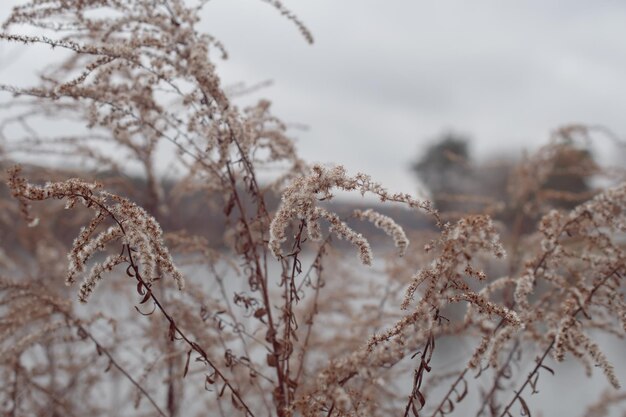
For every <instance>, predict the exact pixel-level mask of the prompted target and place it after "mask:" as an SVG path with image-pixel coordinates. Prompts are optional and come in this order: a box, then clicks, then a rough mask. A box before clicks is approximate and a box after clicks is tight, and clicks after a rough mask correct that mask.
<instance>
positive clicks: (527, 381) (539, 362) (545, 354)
mask: <svg viewBox="0 0 626 417" xmlns="http://www.w3.org/2000/svg"><path fill="white" fill-rule="evenodd" d="M621 268H623V265H618V266H616V267H615V268H613V269H612V270H611V271H610V272H609V273H608V274H606V275H605V276H604V277H603V278H602V280H601V281H600V282H599V283H597V284H596V285H595V286H594V287H593V288H592V290H591V291H590V292H589V295H587V297H586V298H585V302H584V303H583V304H582V305H581V306H580V307H578V308H577V309H576V310H574V312H573V313H572V314H571V317H576V316H577V315H578V313H580V312H582V311H583V310H584V308H585V305H587V304H588V303H589V302H590V301H591V297H593V295H594V294H595V293H596V291H597V290H598V289H599V288H600V287H602V286H603V285H604V284H606V282H607V281H608V280H609V279H610V278H611V277H612V276H613V275H617V276H618V277H620V278H621V275H620V274H619V273H618V271H619V270H620V269H621ZM555 343H556V336H553V337H552V340H551V341H550V344H549V345H548V347H547V348H546V350H545V351H544V352H543V354H542V355H541V357H540V358H539V359H538V360H537V364H536V365H535V367H534V368H533V370H532V372H531V373H530V374H528V377H527V378H526V379H525V380H524V383H523V384H522V386H521V387H520V388H519V389H518V390H517V391H514V392H515V395H514V396H513V398H512V399H511V401H510V402H509V403H508V405H507V406H506V407H505V408H504V411H502V413H501V414H500V417H505V416H506V415H507V413H508V414H510V413H509V410H510V409H511V407H512V406H513V404H515V401H517V400H518V399H519V398H520V397H521V395H522V392H523V391H524V389H525V388H526V387H527V386H528V385H529V384H530V383H531V381H532V380H533V378H534V376H535V375H536V374H537V372H539V369H541V368H542V367H543V366H544V365H543V361H544V360H545V359H546V358H547V357H548V354H549V353H550V351H552V348H553V347H554V344H555Z"/></svg>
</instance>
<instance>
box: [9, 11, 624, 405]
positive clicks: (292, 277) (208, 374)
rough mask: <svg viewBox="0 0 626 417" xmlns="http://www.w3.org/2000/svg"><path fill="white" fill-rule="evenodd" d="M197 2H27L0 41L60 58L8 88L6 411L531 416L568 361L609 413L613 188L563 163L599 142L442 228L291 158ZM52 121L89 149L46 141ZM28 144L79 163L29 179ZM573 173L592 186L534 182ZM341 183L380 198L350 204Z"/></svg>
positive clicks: (556, 146) (616, 192)
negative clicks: (168, 166) (600, 377)
mask: <svg viewBox="0 0 626 417" xmlns="http://www.w3.org/2000/svg"><path fill="white" fill-rule="evenodd" d="M206 3H207V1H206V0H199V1H197V2H195V3H193V4H192V3H191V2H185V1H184V0H160V1H156V0H125V1H120V0H91V1H84V0H63V1H57V0H36V1H31V2H29V3H26V4H24V5H21V6H18V7H16V8H14V9H13V12H12V13H11V15H10V17H9V18H8V20H7V21H6V22H5V23H4V25H3V32H2V33H0V40H2V41H6V42H17V43H21V44H23V45H24V47H26V45H31V44H41V45H43V46H49V47H52V48H57V49H62V50H65V51H66V52H67V54H66V55H65V60H64V61H62V62H61V63H59V64H57V65H56V66H53V67H51V68H50V69H48V70H47V71H46V72H44V74H43V75H42V77H41V82H40V84H39V85H37V86H34V87H15V86H13V85H12V84H11V83H10V82H9V83H8V84H4V85H0V90H1V91H4V92H8V93H10V95H11V97H9V98H8V101H7V102H6V103H4V104H3V106H2V111H3V121H2V123H0V156H1V158H2V159H1V162H2V165H3V167H4V168H5V170H6V184H7V188H5V189H3V190H2V191H1V192H0V210H1V211H0V230H2V233H3V234H2V242H1V245H0V268H1V271H2V272H1V273H0V336H1V337H0V340H1V342H0V378H1V380H2V381H3V384H0V409H1V410H2V412H3V413H5V414H6V415H10V416H21V415H50V416H55V415H67V416H79V415H93V416H98V415H103V416H104V415H107V416H108V415H146V416H148V415H151V416H152V415H159V416H183V415H184V416H187V415H206V414H207V413H209V414H211V415H213V414H218V415H222V416H230V415H244V416H327V417H330V416H378V415H380V416H387V415H404V416H410V415H412V416H433V417H435V416H444V415H448V414H452V413H457V415H471V414H475V415H491V416H509V415H516V414H517V413H520V412H521V413H522V414H525V415H530V414H531V410H532V412H534V410H535V409H536V408H538V407H539V404H535V403H533V401H532V397H531V396H532V394H534V393H536V392H537V391H538V390H539V388H540V387H541V386H542V385H544V384H546V385H547V384H550V381H548V380H547V379H546V378H547V375H546V374H556V375H555V376H556V377H558V375H559V370H558V368H557V367H556V366H555V364H554V363H557V364H558V362H561V361H564V360H567V359H568V358H573V359H575V360H577V361H579V362H580V363H581V364H582V366H583V368H584V369H585V370H586V371H587V372H588V374H591V373H592V371H593V369H594V367H599V368H600V369H601V370H602V372H603V373H604V375H605V377H606V380H607V383H608V385H610V388H609V390H607V391H606V392H605V393H604V394H603V396H602V397H601V398H600V402H599V403H596V404H591V405H589V408H588V410H587V412H586V414H585V415H588V416H592V415H593V416H595V415H606V413H607V412H608V411H607V410H608V409H609V407H610V406H612V405H619V404H623V400H624V394H623V391H619V390H618V389H619V386H620V381H619V376H620V375H619V374H618V372H617V371H616V369H615V367H614V364H613V362H612V360H614V358H611V357H609V355H607V354H606V353H604V350H603V346H602V342H601V339H602V335H611V336H616V337H617V338H619V339H621V340H623V338H624V336H625V335H626V300H625V298H624V287H625V286H624V282H623V277H624V274H626V246H625V240H624V236H626V183H624V175H623V172H621V171H620V170H606V169H603V168H602V167H600V166H599V165H597V164H595V163H588V162H589V160H588V159H585V158H584V157H582V156H584V155H583V154H584V153H583V152H582V151H580V149H579V148H577V147H576V146H577V145H576V144H578V143H584V142H585V141H588V140H590V138H592V137H593V136H594V135H606V131H605V130H602V129H599V128H597V127H585V126H578V125H574V126H567V127H564V128H562V129H559V130H558V131H556V132H555V134H554V138H553V139H552V141H551V142H550V144H548V145H547V146H546V147H544V148H541V149H540V150H538V151H537V152H536V153H535V154H533V155H531V156H528V157H527V158H525V159H524V160H522V161H521V162H520V163H519V165H518V166H517V167H516V168H515V169H514V170H513V174H512V175H511V177H510V178H511V181H510V186H509V194H508V195H507V196H506V197H504V198H503V201H494V199H493V198H490V197H485V196H480V195H471V196H450V198H455V199H456V201H459V202H462V201H471V202H473V203H478V204H481V203H485V204H484V208H485V209H484V212H477V211H475V210H474V211H473V212H471V213H470V212H467V213H464V212H454V213H441V214H440V213H439V212H438V211H437V210H436V208H435V207H434V206H433V205H432V204H431V203H429V202H428V201H422V200H418V199H416V198H413V197H412V196H410V195H407V194H401V193H394V192H392V191H388V190H387V189H386V188H384V187H383V186H382V185H381V184H378V183H376V182H374V181H373V180H372V179H371V178H370V177H369V176H368V175H366V174H363V173H355V174H350V173H348V172H347V171H346V170H345V169H344V168H343V167H342V166H341V165H336V166H322V165H309V164H307V163H306V162H305V161H303V160H302V159H301V158H300V157H299V156H298V154H297V152H296V148H295V146H294V142H293V140H292V139H291V138H290V137H289V133H288V130H287V127H286V125H285V124H284V123H282V122H281V121H280V120H279V119H278V118H276V117H275V116H273V115H272V113H271V112H270V102H269V101H266V100H260V101H259V102H258V103H257V104H256V105H253V106H250V107H247V108H244V109H240V108H239V107H237V105H236V104H235V97H234V96H231V95H229V94H228V89H226V88H224V87H223V86H222V84H221V82H220V79H219V76H218V72H217V66H216V63H215V54H216V53H217V54H218V55H219V56H221V57H222V58H225V57H226V55H227V54H226V50H225V49H224V46H223V45H222V44H221V43H220V42H219V41H218V40H216V39H215V38H213V37H212V36H210V35H208V34H203V33H201V32H200V31H199V30H198V24H199V13H200V11H201V9H202V7H205V6H206ZM267 3H269V4H270V5H271V6H273V7H275V8H276V9H277V10H278V12H280V13H281V14H282V15H284V16H285V17H286V18H287V19H289V20H291V21H292V22H293V23H294V24H295V25H296V27H297V28H298V30H299V31H300V32H301V33H302V35H303V36H304V38H305V40H306V41H308V42H312V41H313V38H312V36H311V34H310V32H309V31H308V29H307V28H306V26H305V25H304V24H303V22H302V21H300V20H299V18H297V17H296V16H295V14H293V13H292V12H291V11H289V10H288V9H287V8H285V6H284V5H282V4H281V3H280V2H278V1H267ZM27 26H28V27H29V30H28V32H26V29H25V28H26V27H27ZM24 33H29V34H28V35H26V34H24ZM58 120H63V121H65V122H66V123H68V124H74V125H78V126H82V130H79V132H82V133H72V134H63V135H59V136H51V135H49V134H48V133H47V132H48V131H49V129H46V128H45V126H46V123H50V121H58ZM159 149H165V150H170V151H172V152H170V153H171V154H172V155H174V156H175V161H174V162H172V164H173V165H172V166H173V167H175V169H176V171H177V174H176V175H174V176H173V177H172V178H169V179H167V180H166V179H164V178H163V177H162V176H161V174H160V172H159V170H158V169H157V150H159ZM38 153H39V154H42V155H51V154H57V155H61V156H64V157H68V156H71V157H72V158H73V159H74V160H75V161H78V162H80V163H81V164H82V165H80V164H78V163H76V164H75V165H73V166H69V167H66V169H56V168H53V169H45V168H43V167H40V166H36V165H32V164H31V165H29V164H26V163H25V162H24V161H25V160H24V156H25V155H26V156H30V155H34V154H38ZM581 155H582V156H581ZM20 161H22V165H23V166H22V167H20V166H19V165H18V162H20ZM462 162H463V163H466V161H462ZM137 168H139V170H140V171H141V173H142V178H144V179H143V180H141V179H138V178H136V177H134V175H135V174H136V173H137ZM266 168H272V169H273V170H272V172H278V173H277V174H276V175H274V176H267V175H263V176H262V177H263V180H261V178H260V177H259V175H260V174H259V173H260V172H261V171H262V170H265V169H266ZM133 170H134V171H133ZM559 170H560V171H559ZM563 171H566V173H567V175H579V176H585V177H591V176H594V177H599V176H601V175H605V178H606V179H605V181H604V182H603V183H602V184H605V185H606V184H608V186H602V187H600V186H598V187H596V188H595V189H593V192H589V191H588V190H585V192H584V193H577V192H575V191H563V190H559V189H552V188H550V186H551V184H552V182H551V181H552V180H553V178H554V175H555V172H557V173H559V172H560V173H562V172H563ZM78 178H81V179H78ZM337 191H340V192H348V193H351V194H357V196H358V194H360V195H362V196H363V195H371V196H375V197H377V198H378V199H379V200H380V203H379V204H372V207H368V208H364V207H359V208H351V209H350V210H349V211H348V212H347V213H345V212H342V210H341V205H340V204H336V203H334V201H333V197H334V193H336V192H337ZM564 202H566V203H567V204H564ZM390 206H399V207H400V210H404V211H402V213H404V215H405V217H406V213H407V212H409V213H410V216H411V217H410V218H411V220H412V221H413V222H414V223H419V224H420V225H421V226H420V228H410V227H406V226H407V225H404V227H403V225H402V224H401V223H402V222H400V221H399V220H398V219H395V218H394V216H393V215H390V213H391V211H389V209H388V207H390ZM189 207H193V209H192V210H190V209H189ZM572 207H573V208H572ZM70 209H71V211H70ZM396 213H397V211H396ZM369 225H371V226H372V227H370V226H369ZM378 234H384V235H386V236H385V238H386V240H384V241H383V242H384V243H382V244H375V243H376V242H377V241H376V238H377V236H378ZM341 240H345V241H347V242H348V243H349V244H350V245H352V246H353V247H345V246H343V245H342V244H341V242H339V241H341ZM409 240H413V243H412V244H411V245H409ZM390 244H393V246H394V247H395V248H394V249H392V250H390V251H388V252H389V253H388V254H386V253H385V252H386V250H385V249H384V245H389V246H390ZM353 252H356V254H357V260H358V261H357V260H355V259H354V257H353V256H352V255H351V253H353ZM394 252H395V253H394ZM374 253H380V254H381V255H384V256H380V257H376V258H375V257H374ZM86 271H87V272H86ZM81 277H82V280H83V281H82V284H81V285H80V286H79V288H78V290H77V291H76V290H74V289H72V288H70V289H68V288H67V287H66V286H64V285H62V283H65V284H67V286H71V285H72V284H74V283H75V282H76V281H77V280H78V279H80V278H81ZM76 292H77V293H78V295H77V296H76V295H75V293H76ZM133 307H134V308H133ZM459 345H465V346H467V345H471V346H472V348H471V349H465V351H464V352H463V356H462V359H461V360H460V362H459V361H456V362H455V363H453V364H452V365H453V366H452V367H450V366H448V365H446V364H445V363H444V362H445V361H444V359H445V357H446V351H450V350H451V349H455V348H458V346H459ZM527 367H528V369H529V371H528V372H527V371H526V370H525V369H526V368H527ZM581 383H585V382H584V381H581ZM591 401H592V399H591ZM581 410H582V408H581ZM582 412H583V411H581V413H582Z"/></svg>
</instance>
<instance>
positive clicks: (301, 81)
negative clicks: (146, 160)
mask: <svg viewBox="0 0 626 417" xmlns="http://www.w3.org/2000/svg"><path fill="white" fill-rule="evenodd" d="M19 3H20V1H19V0H4V1H3V2H2V7H1V8H0V19H4V17H6V15H8V13H9V10H10V8H11V6H13V5H15V4H19ZM283 3H284V5H285V6H287V7H288V8H289V9H291V11H293V12H294V13H295V14H296V15H297V16H298V17H299V18H300V19H301V20H302V21H303V22H304V23H305V24H306V25H307V27H308V28H309V29H310V30H311V32H312V33H313V36H314V38H315V43H314V44H313V45H308V44H307V42H306V41H305V39H304V38H303V37H302V36H300V34H299V33H298V29H297V28H296V27H295V26H294V25H293V24H292V23H291V22H290V21H289V20H287V19H284V18H283V17H282V16H280V14H279V13H277V12H276V10H275V9H274V8H273V7H271V6H270V5H268V4H267V3H265V2H264V1H259V0H213V1H211V2H209V3H208V4H207V5H206V6H205V9H204V12H203V27H204V28H205V30H206V31H207V32H209V33H210V34H212V35H213V36H215V37H216V38H217V39H219V40H221V41H222V42H223V43H224V45H225V46H226V49H227V50H228V52H229V58H228V59H227V60H226V61H221V62H218V65H219V68H218V70H219V73H220V74H221V76H222V79H223V81H224V83H225V85H230V86H233V87H237V86H240V84H239V83H241V82H245V83H246V85H247V86H249V87H254V86H258V85H261V86H262V88H260V89H257V90H255V92H253V93H252V94H247V95H245V96H243V97H242V98H241V99H240V103H241V104H245V103H246V102H251V101H255V100H257V99H258V98H260V97H267V98H269V99H270V100H271V101H272V103H273V107H274V113H275V114H276V115H278V116H279V117H280V118H281V119H282V120H284V121H286V122H289V123H291V124H292V126H293V127H294V128H295V129H294V130H293V132H292V135H293V136H294V137H296V138H297V140H298V147H299V149H300V152H301V156H302V157H303V158H304V159H305V160H307V161H310V162H323V163H329V162H335V163H342V164H344V165H345V166H346V167H347V168H348V170H349V171H350V172H354V171H364V172H367V173H369V174H371V175H372V177H373V178H374V179H376V180H378V181H380V182H382V183H383V184H385V185H386V186H387V187H389V188H390V189H392V190H395V191H403V192H411V193H415V192H416V191H418V189H419V187H420V185H419V182H418V181H417V180H416V176H415V175H414V171H412V170H411V167H412V166H414V165H415V163H419V161H420V159H421V158H423V156H424V155H425V153H426V152H427V149H428V146H431V145H434V144H436V143H439V142H440V141H442V140H445V138H446V137H447V136H449V135H450V134H451V133H452V134H454V135H455V136H457V137H458V136H460V137H461V138H463V139H466V140H467V145H468V155H470V156H471V157H472V158H474V159H476V160H477V161H485V160H487V159H490V158H493V157H500V156H502V155H509V154H510V155H519V152H520V151H521V150H524V149H527V150H533V149H535V148H536V147H538V146H539V145H541V144H544V143H546V142H547V140H548V138H549V136H550V133H551V131H552V130H553V129H555V128H558V127H559V126H562V125H564V124H569V123H582V124H591V125H602V126H606V127H609V128H610V129H611V130H612V131H614V132H616V133H618V134H621V133H624V132H626V119H625V118H624V117H623V109H624V108H626V82H625V81H624V74H626V46H625V45H624V35H625V34H626V29H625V26H624V21H626V3H624V2H621V1H603V2H588V1H578V0H572V1H568V2H566V3H563V2H543V1H534V0H533V1H525V2H516V3H513V4H510V3H502V2H498V1H495V0H485V1H480V2H471V3H467V2H459V1H457V2H427V1H413V0H396V1H394V2H380V1H376V0H358V1H357V0H342V1H340V2H337V1H331V0H316V1H310V0H308V1H295V0H285V1H284V2H283ZM54 53H56V54H58V53H59V51H54ZM51 54H52V53H51V51H49V49H46V48H31V49H30V50H26V49H25V48H23V47H21V46H17V45H8V44H6V43H2V44H0V79H1V80H11V83H14V84H18V85H30V84H32V83H34V82H35V81H36V79H35V77H34V74H35V71H33V72H32V73H31V72H25V71H24V68H25V67H28V68H32V69H33V70H35V69H37V68H43V67H45V64H46V57H47V56H51ZM57 56H58V55H57ZM50 59H52V58H50ZM3 82H4V81H3ZM601 142H602V141H601ZM594 147H595V148H594V150H593V152H594V156H595V157H596V158H600V159H601V160H603V162H608V163H615V160H616V158H618V157H620V153H616V152H615V149H614V147H612V146H611V143H610V141H604V142H602V143H598V144H596V145H594ZM622 156H623V155H622Z"/></svg>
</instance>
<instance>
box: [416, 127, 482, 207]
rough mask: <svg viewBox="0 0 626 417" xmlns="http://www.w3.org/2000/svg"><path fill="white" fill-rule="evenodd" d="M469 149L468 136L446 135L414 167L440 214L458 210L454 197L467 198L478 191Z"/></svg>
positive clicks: (448, 133) (429, 148) (449, 133)
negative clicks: (471, 192)
mask: <svg viewBox="0 0 626 417" xmlns="http://www.w3.org/2000/svg"><path fill="white" fill-rule="evenodd" d="M468 145H469V139H468V138H467V137H466V136H464V135H461V134H458V133H454V132H447V133H444V134H443V135H442V136H441V137H440V138H439V139H438V140H437V141H436V142H435V143H434V144H432V145H431V146H430V147H428V149H427V150H426V152H425V153H424V154H423V156H422V157H421V158H419V159H418V160H417V161H416V162H414V163H413V164H412V166H411V169H412V171H414V172H415V173H416V174H417V176H418V177H419V179H420V180H421V182H422V183H423V184H424V186H425V187H426V188H427V189H428V190H429V191H430V193H431V194H432V200H433V202H434V203H435V205H436V206H437V208H438V209H439V210H440V211H449V210H453V209H454V210H458V209H459V208H460V207H459V203H458V202H454V201H452V200H451V197H453V196H459V195H462V194H467V193H468V192H469V191H471V190H472V189H474V188H475V182H476V181H475V178H474V175H473V173H474V170H473V169H472V167H471V166H470V163H469V159H470V155H469V146H468Z"/></svg>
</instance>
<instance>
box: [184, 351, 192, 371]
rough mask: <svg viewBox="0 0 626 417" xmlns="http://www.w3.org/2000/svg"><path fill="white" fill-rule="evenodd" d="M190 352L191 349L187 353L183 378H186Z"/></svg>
mask: <svg viewBox="0 0 626 417" xmlns="http://www.w3.org/2000/svg"><path fill="white" fill-rule="evenodd" d="M191 352H193V349H189V351H188V352H187V360H186V361H185V370H184V372H183V378H184V377H186V376H187V372H189V360H190V359H191Z"/></svg>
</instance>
